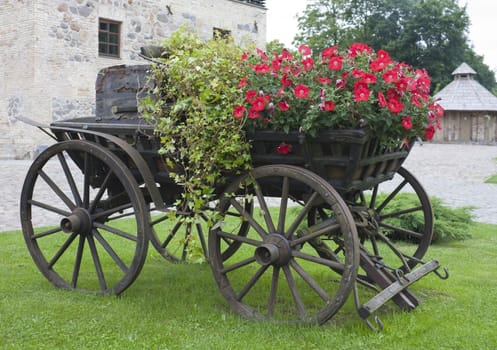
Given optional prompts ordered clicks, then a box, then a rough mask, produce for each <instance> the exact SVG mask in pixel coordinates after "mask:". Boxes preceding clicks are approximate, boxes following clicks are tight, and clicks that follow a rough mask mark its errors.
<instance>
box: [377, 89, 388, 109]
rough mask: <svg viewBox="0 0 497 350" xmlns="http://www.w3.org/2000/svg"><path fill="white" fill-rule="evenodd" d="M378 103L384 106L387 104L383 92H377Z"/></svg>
mask: <svg viewBox="0 0 497 350" xmlns="http://www.w3.org/2000/svg"><path fill="white" fill-rule="evenodd" d="M378 104H379V105H380V107H386V105H387V100H386V99H385V95H383V92H378Z"/></svg>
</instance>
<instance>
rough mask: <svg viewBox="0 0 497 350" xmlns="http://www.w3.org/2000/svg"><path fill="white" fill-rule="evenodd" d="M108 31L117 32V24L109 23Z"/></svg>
mask: <svg viewBox="0 0 497 350" xmlns="http://www.w3.org/2000/svg"><path fill="white" fill-rule="evenodd" d="M109 31H110V32H111V33H118V32H119V24H117V23H110V29H109Z"/></svg>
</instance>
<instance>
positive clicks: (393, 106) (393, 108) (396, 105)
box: [388, 99, 404, 114]
mask: <svg viewBox="0 0 497 350" xmlns="http://www.w3.org/2000/svg"><path fill="white" fill-rule="evenodd" d="M388 109H389V110H390V112H392V113H395V114H397V113H400V112H401V111H402V110H403V109H404V105H403V104H402V102H400V101H399V100H396V99H390V100H388Z"/></svg>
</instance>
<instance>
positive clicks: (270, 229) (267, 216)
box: [254, 180, 275, 232]
mask: <svg viewBox="0 0 497 350" xmlns="http://www.w3.org/2000/svg"><path fill="white" fill-rule="evenodd" d="M254 189H255V193H256V195H257V200H258V201H259V205H260V207H261V210H262V215H263V216H264V220H265V221H266V226H267V230H268V232H275V228H274V223H273V219H272V218H271V213H270V212H269V209H268V207H267V203H266V199H265V198H264V195H263V194H262V192H261V188H260V186H259V184H258V183H257V181H255V180H254Z"/></svg>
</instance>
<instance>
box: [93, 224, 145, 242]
mask: <svg viewBox="0 0 497 350" xmlns="http://www.w3.org/2000/svg"><path fill="white" fill-rule="evenodd" d="M93 225H94V226H95V227H97V228H100V229H102V230H105V231H108V232H111V233H113V234H115V235H117V236H119V237H123V238H126V239H128V240H130V241H134V242H136V240H137V237H136V236H134V235H132V234H130V233H127V232H124V231H122V230H120V229H118V228H115V227H112V226H108V225H105V224H102V223H100V222H93Z"/></svg>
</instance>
